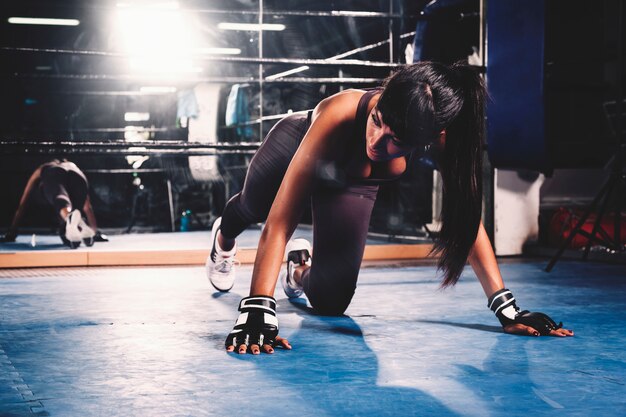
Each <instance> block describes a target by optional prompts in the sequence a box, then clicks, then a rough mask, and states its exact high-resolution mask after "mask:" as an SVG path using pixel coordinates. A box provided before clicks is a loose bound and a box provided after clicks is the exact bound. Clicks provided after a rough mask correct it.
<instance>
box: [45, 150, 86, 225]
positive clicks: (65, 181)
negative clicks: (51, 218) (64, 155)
mask: <svg viewBox="0 0 626 417" xmlns="http://www.w3.org/2000/svg"><path fill="white" fill-rule="evenodd" d="M40 181H41V182H40V187H41V191H42V193H43V195H44V197H45V199H46V200H47V201H48V203H50V204H52V206H54V209H55V211H56V213H58V212H59V211H60V210H61V209H62V208H65V207H69V206H71V207H72V208H73V209H79V210H82V209H83V205H84V204H85V200H86V199H87V193H88V184H87V178H85V175H84V174H83V173H82V172H81V171H80V170H79V169H78V167H76V165H74V164H72V163H69V162H65V163H62V164H59V165H52V164H50V165H45V166H44V167H43V168H42V170H41V179H40Z"/></svg>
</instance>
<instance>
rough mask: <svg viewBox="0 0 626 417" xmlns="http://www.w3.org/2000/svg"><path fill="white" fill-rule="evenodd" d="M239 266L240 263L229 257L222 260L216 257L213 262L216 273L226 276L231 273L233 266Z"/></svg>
mask: <svg viewBox="0 0 626 417" xmlns="http://www.w3.org/2000/svg"><path fill="white" fill-rule="evenodd" d="M239 265H241V262H239V261H238V260H237V259H235V258H234V257H232V256H229V257H228V258H222V257H221V256H217V259H216V260H215V267H214V269H215V271H217V272H221V273H225V274H226V273H229V272H230V271H231V269H232V268H233V266H239Z"/></svg>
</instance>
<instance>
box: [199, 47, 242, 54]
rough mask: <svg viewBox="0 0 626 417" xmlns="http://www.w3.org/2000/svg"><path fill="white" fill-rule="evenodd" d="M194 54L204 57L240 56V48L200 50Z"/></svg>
mask: <svg viewBox="0 0 626 417" xmlns="http://www.w3.org/2000/svg"><path fill="white" fill-rule="evenodd" d="M194 52H196V53H197V54H203V55H239V54H241V49H239V48H198V49H196V50H195V51H194Z"/></svg>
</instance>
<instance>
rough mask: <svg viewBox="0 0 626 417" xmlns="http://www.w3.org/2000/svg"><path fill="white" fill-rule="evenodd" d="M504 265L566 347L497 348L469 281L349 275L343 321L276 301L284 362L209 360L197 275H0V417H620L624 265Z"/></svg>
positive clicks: (239, 292)
mask: <svg viewBox="0 0 626 417" xmlns="http://www.w3.org/2000/svg"><path fill="white" fill-rule="evenodd" d="M545 263H546V262H545V260H527V261H515V262H504V263H503V264H502V266H501V267H502V270H503V274H504V276H505V280H506V282H507V286H508V287H509V288H511V289H512V290H513V291H514V293H515V294H516V297H517V298H518V300H519V302H520V306H521V307H523V308H525V309H534V310H541V311H544V312H546V313H549V314H551V315H552V316H553V317H554V318H555V319H557V321H558V320H563V321H565V322H566V325H567V327H568V328H571V329H574V331H575V332H576V336H575V337H573V338H566V339H557V338H550V337H539V338H530V337H519V336H512V335H506V334H503V333H502V332H501V330H500V328H499V326H498V323H497V321H496V319H495V317H493V314H492V313H491V312H490V311H489V310H488V309H487V307H486V300H485V297H484V295H483V294H482V291H481V289H480V285H479V284H478V282H477V281H476V279H475V277H474V275H473V272H471V270H470V269H469V268H467V269H466V272H465V273H464V275H463V278H462V280H461V281H460V282H459V284H458V285H457V286H456V288H454V289H452V290H446V291H440V290H438V287H437V280H436V279H435V268H434V266H432V265H429V264H426V263H421V264H412V265H411V264H402V263H392V264H386V265H381V264H377V265H366V266H365V267H364V268H363V269H362V271H361V275H360V280H359V286H358V288H357V292H356V295H355V297H354V301H353V303H352V305H351V306H350V307H349V309H348V311H347V315H346V316H344V317H334V318H332V317H320V316H316V315H314V314H311V312H310V311H308V309H307V307H306V304H305V303H303V302H302V300H300V301H298V302H294V303H292V302H289V301H288V300H287V299H286V298H285V296H284V294H283V293H282V289H280V288H278V289H277V291H276V297H277V299H278V303H279V320H280V325H281V334H282V335H283V336H285V337H288V338H289V340H290V341H291V343H292V344H293V350H292V351H286V350H277V352H276V353H275V354H274V355H260V356H253V355H241V356H240V355H237V354H227V353H225V351H224V350H223V341H224V338H225V336H226V334H227V333H228V332H229V331H230V329H231V328H232V325H233V323H234V320H235V318H236V306H237V304H238V301H239V299H240V298H241V297H242V296H244V295H247V289H248V285H249V282H250V275H251V267H250V266H249V265H246V266H243V267H242V268H241V269H240V270H239V274H238V281H237V282H236V284H235V287H234V288H233V290H232V291H231V292H230V293H226V294H220V293H216V292H214V290H213V289H212V287H211V286H210V285H209V283H208V282H207V280H206V277H205V275H204V271H203V268H202V267H197V266H192V267H100V268H96V267H90V268H89V267H83V268H40V269H13V270H0V277H2V279H0V416H2V417H8V416H20V417H21V416H32V415H36V416H64V417H66V416H168V417H169V416H226V415H242V416H281V417H285V416H380V415H393V416H472V417H489V416H527V415H533V416H581V417H582V416H585V417H588V416H590V415H595V416H624V415H626V397H625V395H624V394H625V393H626V390H625V388H626V349H625V348H624V346H625V345H626V320H624V313H625V312H626V267H625V266H624V265H608V264H598V263H581V262H574V261H561V262H560V263H559V264H558V265H557V267H556V268H555V270H554V271H553V272H552V273H550V274H547V273H545V272H543V267H544V266H545Z"/></svg>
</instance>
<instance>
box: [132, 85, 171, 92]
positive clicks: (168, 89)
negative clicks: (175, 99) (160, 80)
mask: <svg viewBox="0 0 626 417" xmlns="http://www.w3.org/2000/svg"><path fill="white" fill-rule="evenodd" d="M139 92H140V93H142V94H168V93H175V92H176V87H160V86H147V87H141V88H140V89H139Z"/></svg>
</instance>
